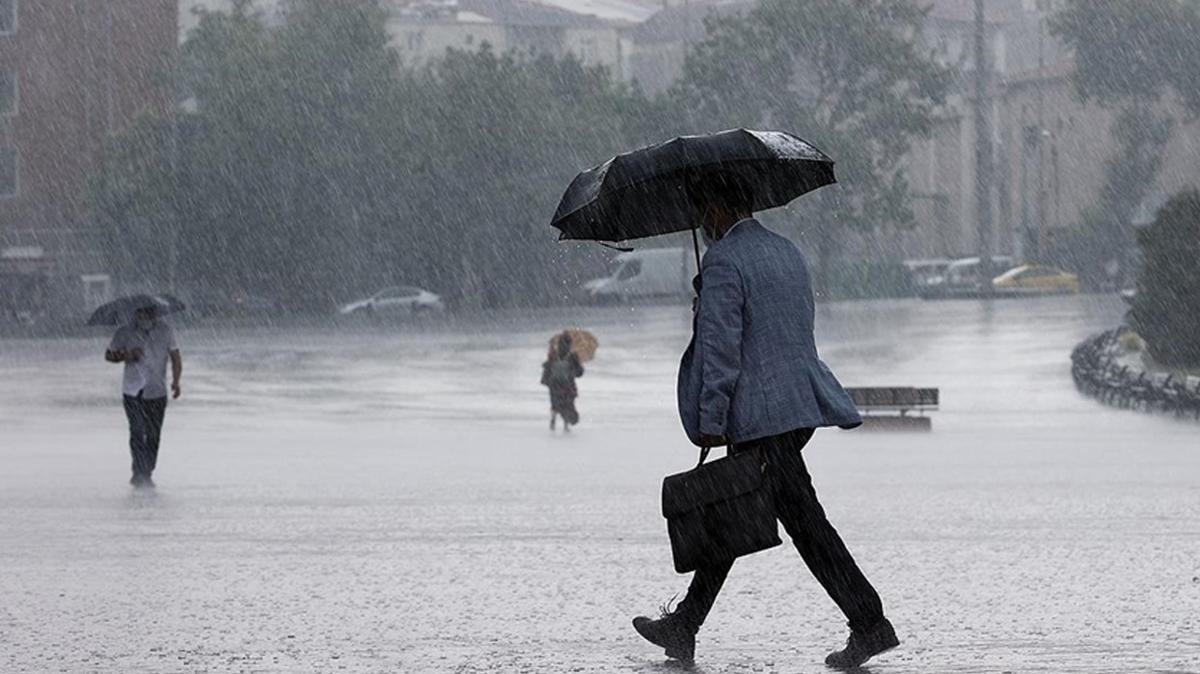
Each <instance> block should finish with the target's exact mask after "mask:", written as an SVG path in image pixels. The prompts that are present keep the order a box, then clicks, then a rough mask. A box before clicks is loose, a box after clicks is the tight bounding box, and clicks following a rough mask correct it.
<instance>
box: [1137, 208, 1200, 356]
mask: <svg viewBox="0 0 1200 674" xmlns="http://www.w3.org/2000/svg"><path fill="white" fill-rule="evenodd" d="M1138 244H1139V245H1140V246H1141V249H1142V256H1143V264H1142V270H1141V273H1140V275H1139V278H1138V291H1137V296H1136V297H1135V298H1134V300H1133V303H1132V304H1133V307H1132V310H1131V311H1130V320H1131V322H1132V323H1133V328H1134V329H1135V330H1136V331H1137V332H1138V334H1140V335H1141V336H1142V338H1143V339H1145V340H1146V346H1147V347H1148V349H1149V351H1150V355H1151V356H1153V357H1154V359H1155V360H1157V361H1158V362H1159V363H1161V364H1163V365H1169V366H1183V367H1192V366H1200V191H1197V190H1194V189H1193V190H1187V191H1185V192H1182V193H1180V194H1177V195H1175V196H1174V197H1172V198H1171V200H1170V201H1168V202H1167V204H1166V205H1165V206H1163V208H1162V210H1161V211H1159V213H1158V218H1157V219H1156V220H1155V221H1154V223H1153V224H1151V225H1149V226H1147V227H1146V228H1145V229H1143V230H1141V231H1140V232H1138Z"/></svg>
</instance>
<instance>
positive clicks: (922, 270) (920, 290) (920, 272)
mask: <svg viewBox="0 0 1200 674" xmlns="http://www.w3.org/2000/svg"><path fill="white" fill-rule="evenodd" d="M951 262H952V260H949V259H947V258H930V259H927V260H905V261H904V267H905V268H906V269H908V274H909V277H910V278H911V279H912V289H913V292H915V293H916V294H917V296H918V297H924V296H926V295H928V294H930V292H931V290H930V289H931V288H932V287H934V286H936V285H938V284H940V283H942V282H943V281H944V280H945V278H944V277H945V274H946V268H947V267H949V266H950V263H951Z"/></svg>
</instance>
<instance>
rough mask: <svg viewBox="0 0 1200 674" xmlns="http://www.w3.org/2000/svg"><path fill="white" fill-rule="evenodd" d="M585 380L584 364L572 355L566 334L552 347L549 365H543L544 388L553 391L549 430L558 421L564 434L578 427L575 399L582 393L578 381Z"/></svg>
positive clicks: (548, 356)
mask: <svg viewBox="0 0 1200 674" xmlns="http://www.w3.org/2000/svg"><path fill="white" fill-rule="evenodd" d="M582 376H583V364H582V363H581V362H580V361H579V356H577V355H576V354H575V353H574V352H573V351H571V334H570V333H569V332H567V331H566V330H564V331H563V332H562V334H560V335H559V336H558V338H557V339H555V340H554V341H553V342H552V343H551V344H550V351H549V353H548V354H546V362H544V363H542V385H543V386H545V387H547V388H549V389H550V430H554V427H555V422H556V421H557V419H558V417H559V416H561V417H562V419H563V432H570V430H571V426H574V425H575V424H577V423H579V412H578V411H577V410H576V409H575V398H576V397H577V396H578V395H579V390H578V389H577V388H576V386H575V379H576V378H578V377H582Z"/></svg>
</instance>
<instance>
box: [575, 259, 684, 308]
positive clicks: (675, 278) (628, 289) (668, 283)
mask: <svg viewBox="0 0 1200 674" xmlns="http://www.w3.org/2000/svg"><path fill="white" fill-rule="evenodd" d="M695 274H696V259H695V254H694V253H693V252H692V250H691V249H690V248H647V249H644V250H634V251H630V252H628V253H621V254H620V255H618V256H617V257H616V264H615V266H614V267H613V272H612V274H610V275H609V276H606V277H604V278H598V279H592V280H591V281H588V282H587V283H585V284H583V293H584V297H585V299H587V300H588V301H591V302H597V303H604V302H628V301H630V300H639V299H650V298H655V297H660V298H687V297H691V295H692V277H693V276H695Z"/></svg>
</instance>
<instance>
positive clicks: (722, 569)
mask: <svg viewBox="0 0 1200 674" xmlns="http://www.w3.org/2000/svg"><path fill="white" fill-rule="evenodd" d="M812 434H813V429H811V428H802V429H798V430H795V431H791V432H788V433H783V434H781V435H774V436H771V437H768V438H763V439H761V440H755V441H753V442H748V443H743V444H739V445H736V446H734V447H733V449H732V451H733V452H734V453H740V452H746V451H757V452H760V453H761V456H762V458H763V461H764V464H765V466H766V469H765V470H766V478H767V482H768V484H769V485H770V487H771V489H772V491H773V492H774V499H773V500H774V504H775V516H776V517H777V518H778V519H779V521H780V522H781V523H782V524H783V528H784V530H785V531H787V534H788V536H790V537H791V539H792V543H793V544H795V546H796V549H797V550H798V551H800V556H801V557H802V558H803V559H804V563H805V564H807V565H808V569H809V571H811V572H812V574H813V575H814V576H816V578H817V581H819V582H820V583H821V587H823V588H825V591H826V592H828V593H829V596H830V597H831V598H832V599H833V601H834V603H835V604H837V605H838V608H840V609H842V613H844V614H846V618H847V619H848V621H849V623H850V629H851V630H853V631H856V632H862V631H866V630H867V629H869V628H870V627H872V626H874V625H875V624H876V623H877V622H878V621H880V620H882V619H883V604H882V603H881V602H880V600H879V594H878V593H876V592H875V588H873V587H871V583H870V582H869V581H868V580H867V578H866V576H864V575H863V573H862V571H860V570H859V569H858V565H857V564H855V563H854V558H853V557H851V556H850V551H849V550H847V549H846V545H845V543H843V542H842V538H841V536H838V533H837V531H836V530H835V529H834V528H833V525H832V524H830V523H829V520H828V519H826V517H825V510H824V508H822V507H821V503H820V502H819V501H817V492H816V491H815V490H814V489H813V486H812V477H810V476H809V474H808V468H807V467H806V466H805V465H804V457H803V456H802V454H801V451H800V450H802V449H803V448H804V445H805V444H806V443H807V442H808V440H809V439H810V438H811V437H812ZM732 567H733V561H732V560H731V561H728V562H717V563H713V564H711V565H709V566H706V567H701V568H699V569H697V570H696V573H695V575H694V576H692V584H691V586H689V587H688V592H687V596H686V597H685V598H684V600H683V601H681V602H680V603H679V606H678V609H677V611H676V613H677V615H679V616H680V617H681V618H682V619H683V621H684V624H685V625H686V626H687V627H688V628H689V629H691V630H692V631H695V630H696V629H698V628H699V627H700V625H702V624H703V623H704V619H705V618H706V617H707V616H708V612H709V610H710V609H711V608H712V605H713V602H714V601H716V599H717V593H719V592H720V591H721V585H722V584H724V583H725V577H726V576H728V575H729V570H730V568H732Z"/></svg>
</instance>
